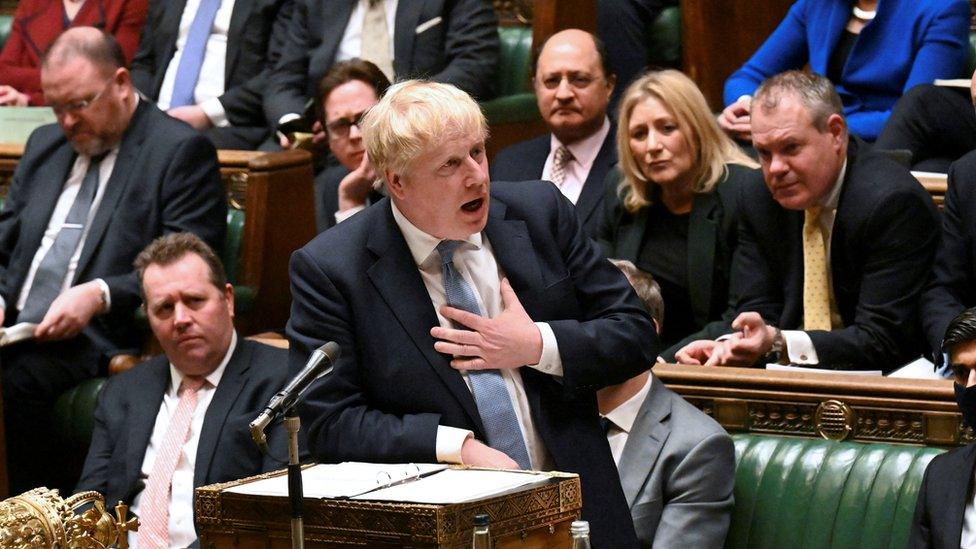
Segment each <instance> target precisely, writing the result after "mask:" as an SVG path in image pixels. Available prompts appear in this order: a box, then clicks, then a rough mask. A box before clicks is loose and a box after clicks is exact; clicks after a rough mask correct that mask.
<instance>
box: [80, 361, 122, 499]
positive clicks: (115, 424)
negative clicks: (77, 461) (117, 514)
mask: <svg viewBox="0 0 976 549" xmlns="http://www.w3.org/2000/svg"><path fill="white" fill-rule="evenodd" d="M119 379H120V378H119V377H112V378H109V380H108V381H106V382H105V386H104V387H103V388H102V391H101V392H100V393H99V395H98V404H97V405H96V406H95V417H94V425H93V427H92V439H91V444H90V445H89V446H88V456H87V457H86V458H85V466H84V469H82V473H81V480H79V481H78V485H77V487H76V488H75V492H82V491H85V490H94V491H96V492H98V493H100V494H102V495H103V496H104V495H105V492H106V491H107V490H108V481H109V477H110V476H112V475H119V474H121V471H112V470H111V468H110V467H109V464H110V462H111V459H112V453H113V452H114V451H115V443H116V441H117V440H118V438H119V433H120V431H121V429H123V428H124V424H123V422H124V419H125V417H126V414H125V409H124V407H123V406H122V405H121V402H122V392H121V390H120V388H119V384H120V382H119ZM113 504H114V502H113Z"/></svg>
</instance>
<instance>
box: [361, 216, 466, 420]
mask: <svg viewBox="0 0 976 549" xmlns="http://www.w3.org/2000/svg"><path fill="white" fill-rule="evenodd" d="M373 207H374V208H382V209H383V210H384V211H383V213H382V215H377V216H374V217H373V221H372V223H373V227H372V230H371V231H370V236H369V239H368V240H367V242H366V247H367V248H368V249H369V250H370V251H371V252H372V253H373V254H375V256H376V261H375V262H374V263H373V264H372V265H371V266H370V267H369V268H368V269H367V270H366V275H367V276H368V277H369V280H370V282H371V283H372V284H373V287H375V288H376V291H377V292H379V294H380V296H382V298H383V301H385V302H386V304H387V306H388V307H389V308H390V309H391V310H392V311H393V315H394V316H395V317H396V319H397V321H398V322H399V323H400V327H401V328H403V330H404V331H405V332H406V333H407V335H408V336H410V339H411V340H413V342H414V345H416V347H417V350H419V351H420V353H421V354H422V355H423V356H424V358H426V359H427V362H428V363H429V364H430V366H431V368H433V369H434V372H435V373H436V374H437V375H438V377H440V378H441V381H443V382H444V384H445V385H447V388H448V390H450V392H451V394H452V395H454V398H455V399H457V401H458V402H459V403H460V404H461V407H462V408H463V409H464V411H465V413H467V414H468V418H469V419H470V420H471V423H472V425H475V426H477V428H478V431H479V436H481V435H483V433H484V427H483V426H482V424H481V416H479V415H478V408H477V407H476V405H475V402H474V397H472V396H471V391H470V390H469V389H468V386H467V385H466V384H465V383H464V379H463V378H462V377H461V374H460V373H459V372H458V371H457V370H455V369H454V368H451V365H450V363H449V362H448V360H447V358H446V357H445V355H442V354H440V353H438V352H437V351H435V350H434V338H432V337H431V336H430V328H431V326H437V325H438V320H437V315H436V313H435V312H434V307H433V305H432V304H431V301H430V294H428V293H427V287H426V286H425V285H424V281H423V279H422V278H421V277H420V271H419V269H418V267H417V265H416V263H414V260H413V256H412V255H411V254H410V248H409V247H408V246H407V242H406V240H404V238H403V234H402V233H401V232H400V228H399V227H398V226H397V224H396V221H395V220H394V219H393V211H392V210H391V209H390V204H389V200H383V201H381V202H380V203H379V204H377V205H375V206H373Z"/></svg>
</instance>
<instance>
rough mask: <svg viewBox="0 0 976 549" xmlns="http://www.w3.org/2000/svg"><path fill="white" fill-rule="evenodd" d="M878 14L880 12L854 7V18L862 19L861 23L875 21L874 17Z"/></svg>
mask: <svg viewBox="0 0 976 549" xmlns="http://www.w3.org/2000/svg"><path fill="white" fill-rule="evenodd" d="M877 14H878V10H871V11H867V10H862V9H861V8H859V7H857V6H854V17H856V18H858V19H860V20H861V21H870V20H872V19H874V16H875V15H877Z"/></svg>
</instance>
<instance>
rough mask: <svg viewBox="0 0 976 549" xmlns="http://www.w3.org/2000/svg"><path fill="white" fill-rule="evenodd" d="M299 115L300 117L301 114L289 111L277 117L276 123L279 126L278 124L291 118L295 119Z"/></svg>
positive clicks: (289, 120)
mask: <svg viewBox="0 0 976 549" xmlns="http://www.w3.org/2000/svg"><path fill="white" fill-rule="evenodd" d="M301 117H302V115H300V114H297V113H293V112H290V113H288V114H285V115H282V117H281V118H279V119H278V125H279V126H280V125H282V124H284V123H285V122H291V121H292V120H297V119H299V118H301Z"/></svg>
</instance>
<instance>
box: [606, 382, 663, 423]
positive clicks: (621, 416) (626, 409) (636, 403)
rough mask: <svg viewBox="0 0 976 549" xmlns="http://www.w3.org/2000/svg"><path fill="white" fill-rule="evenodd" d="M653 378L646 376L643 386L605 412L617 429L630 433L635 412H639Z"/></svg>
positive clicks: (635, 417) (635, 416) (635, 415)
mask: <svg viewBox="0 0 976 549" xmlns="http://www.w3.org/2000/svg"><path fill="white" fill-rule="evenodd" d="M653 379H654V376H652V375H649V376H647V381H646V382H644V386H643V387H641V388H640V390H639V391H637V392H636V393H635V394H634V396H632V397H630V398H628V399H627V400H626V401H625V402H624V403H623V404H621V405H620V406H617V407H616V408H614V409H613V410H611V411H610V413H609V414H607V416H606V417H607V419H609V420H610V421H612V422H613V424H614V425H615V426H616V427H617V429H620V430H621V431H623V432H625V433H628V434H630V430H631V429H632V428H633V427H634V421H635V420H636V419H637V413H638V412H640V409H641V405H643V404H644V399H646V398H647V393H649V392H650V390H651V382H652V381H653Z"/></svg>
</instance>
